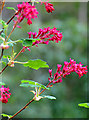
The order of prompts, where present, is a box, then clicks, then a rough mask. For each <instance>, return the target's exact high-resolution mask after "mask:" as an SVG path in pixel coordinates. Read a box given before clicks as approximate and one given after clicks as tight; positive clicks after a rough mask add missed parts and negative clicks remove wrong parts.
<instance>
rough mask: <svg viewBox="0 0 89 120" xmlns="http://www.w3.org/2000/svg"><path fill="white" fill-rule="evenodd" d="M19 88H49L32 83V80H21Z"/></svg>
mask: <svg viewBox="0 0 89 120" xmlns="http://www.w3.org/2000/svg"><path fill="white" fill-rule="evenodd" d="M20 86H21V87H40V88H43V89H48V90H49V88H47V87H46V86H45V85H42V84H40V83H38V82H35V81H32V80H21V84H20Z"/></svg>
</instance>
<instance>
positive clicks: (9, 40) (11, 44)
mask: <svg viewBox="0 0 89 120" xmlns="http://www.w3.org/2000/svg"><path fill="white" fill-rule="evenodd" d="M1 36H2V37H3V38H5V34H4V33H2V34H1ZM7 37H8V36H7ZM8 42H12V43H9V44H8V45H9V46H13V41H12V40H11V39H10V38H9V39H8ZM14 44H15V43H14Z"/></svg>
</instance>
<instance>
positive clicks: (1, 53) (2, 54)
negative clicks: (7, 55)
mask: <svg viewBox="0 0 89 120" xmlns="http://www.w3.org/2000/svg"><path fill="white" fill-rule="evenodd" d="M3 52H4V49H2V51H1V56H0V60H1V58H2V56H3Z"/></svg>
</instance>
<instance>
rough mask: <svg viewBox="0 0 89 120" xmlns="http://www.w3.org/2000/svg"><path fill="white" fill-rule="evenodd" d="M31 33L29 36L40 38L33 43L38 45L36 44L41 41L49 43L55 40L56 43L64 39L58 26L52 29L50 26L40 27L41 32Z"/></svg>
mask: <svg viewBox="0 0 89 120" xmlns="http://www.w3.org/2000/svg"><path fill="white" fill-rule="evenodd" d="M28 34H29V38H31V37H32V38H34V39H36V38H39V39H40V40H39V41H37V40H36V41H35V42H34V43H33V45H36V44H39V43H42V44H48V43H49V41H55V42H56V43H58V42H59V41H61V40H62V38H63V35H62V33H61V32H60V31H58V30H57V28H55V26H54V28H53V29H50V27H47V28H44V29H42V28H40V29H39V32H38V33H36V32H28Z"/></svg>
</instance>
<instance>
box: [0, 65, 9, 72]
mask: <svg viewBox="0 0 89 120" xmlns="http://www.w3.org/2000/svg"><path fill="white" fill-rule="evenodd" d="M7 67H8V64H7V65H6V66H5V67H4V68H3V69H2V71H1V72H0V74H1V73H2V72H3V71H4V70H5V69H6V68H7Z"/></svg>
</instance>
